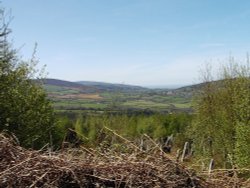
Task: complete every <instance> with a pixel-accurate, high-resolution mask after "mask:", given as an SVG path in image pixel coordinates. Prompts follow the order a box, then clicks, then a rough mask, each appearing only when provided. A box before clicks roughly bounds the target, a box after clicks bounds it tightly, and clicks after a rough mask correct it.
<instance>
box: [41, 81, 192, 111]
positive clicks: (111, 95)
mask: <svg viewBox="0 0 250 188" xmlns="http://www.w3.org/2000/svg"><path fill="white" fill-rule="evenodd" d="M42 82H43V87H44V88H45V90H46V92H47V94H48V97H49V98H50V99H51V100H52V101H53V105H54V107H55V108H56V110H57V111H61V112H63V111H72V112H77V111H85V112H96V111H100V112H103V111H113V112H118V111H133V112H144V111H147V112H149V113H155V112H161V113H173V112H191V111H192V108H191V104H192V102H191V101H192V95H193V91H195V90H196V88H195V87H190V86H188V87H183V88H179V89H149V88H144V87H140V86H131V85H123V84H109V83H102V82H86V81H82V82H69V81H63V80H56V79H45V80H43V81H42Z"/></svg>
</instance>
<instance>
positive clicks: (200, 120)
mask: <svg viewBox="0 0 250 188" xmlns="http://www.w3.org/2000/svg"><path fill="white" fill-rule="evenodd" d="M211 72H212V71H211V69H206V71H205V72H204V73H203V78H204V79H203V82H204V85H203V88H202V89H201V91H200V92H199V94H198V95H197V97H196V105H195V119H194V121H193V124H192V126H191V131H190V137H191V138H192V139H193V140H194V145H195V147H196V148H195V149H196V155H197V156H200V157H202V158H204V157H209V158H214V159H215V160H216V162H217V164H219V165H224V167H228V165H229V163H227V161H231V160H233V162H234V163H235V164H236V165H238V166H244V165H248V166H250V157H249V156H250V155H249V147H250V140H249V138H248V137H249V135H248V134H249V131H250V129H249V127H250V123H249V117H250V68H249V62H247V63H246V65H243V64H237V63H236V62H235V61H234V59H233V58H230V59H229V64H227V65H225V66H222V68H221V69H220V74H219V77H218V81H213V77H212V73H211ZM231 164H232V163H231V162H230V165H231Z"/></svg>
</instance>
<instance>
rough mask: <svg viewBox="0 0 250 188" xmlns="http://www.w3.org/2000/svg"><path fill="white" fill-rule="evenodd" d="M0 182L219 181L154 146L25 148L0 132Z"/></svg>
mask: <svg viewBox="0 0 250 188" xmlns="http://www.w3.org/2000/svg"><path fill="white" fill-rule="evenodd" d="M0 187H1V188H2V187H117V188H118V187H148V188H152V187H172V188H174V187H175V188H185V187H190V188H191V187H196V188H199V187H200V188H203V187H204V188H209V187H211V188H212V187H213V188H214V187H221V185H218V186H215V185H212V184H210V183H208V182H206V181H205V180H203V179H201V178H199V177H197V176H196V175H195V174H194V172H191V171H190V170H186V169H185V168H184V167H182V166H181V165H179V164H178V163H176V162H174V161H173V160H171V159H169V158H168V157H166V156H165V155H164V154H162V153H160V152H157V151H156V150H154V151H153V150H152V152H148V153H145V152H143V151H138V152H133V153H129V152H128V153H119V154H118V153H116V152H115V151H109V152H104V151H101V150H98V149H97V150H93V149H87V148H82V149H77V150H71V151H70V152H69V151H67V152H65V151H64V152H60V153H52V152H41V151H33V150H26V149H24V148H22V147H20V146H18V145H17V144H15V141H14V139H12V138H11V137H9V136H6V135H3V134H0Z"/></svg>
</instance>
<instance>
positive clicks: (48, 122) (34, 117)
mask: <svg viewBox="0 0 250 188" xmlns="http://www.w3.org/2000/svg"><path fill="white" fill-rule="evenodd" d="M0 24H1V27H0V28H1V30H0V130H8V131H10V132H13V133H14V134H15V135H16V136H17V137H18V139H19V140H20V143H21V145H23V146H26V147H35V148H39V147H42V146H43V145H45V144H46V143H49V142H50V141H51V140H52V139H51V138H52V134H53V132H54V127H53V125H54V116H53V108H52V107H51V104H50V102H49V101H48V100H47V98H46V94H45V92H44V90H43V89H42V88H41V87H39V86H37V85H36V84H35V83H33V81H32V79H33V78H35V75H36V74H37V70H36V69H35V66H36V64H37V61H36V59H35V58H34V56H33V57H32V59H31V60H30V61H27V62H25V61H22V60H20V59H19V58H18V57H17V55H16V52H15V50H13V49H11V46H10V44H9V43H8V41H7V40H6V38H7V36H8V34H9V33H10V30H9V29H8V28H7V24H6V23H4V12H1V15H0Z"/></svg>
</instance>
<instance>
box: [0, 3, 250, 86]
mask: <svg viewBox="0 0 250 188" xmlns="http://www.w3.org/2000/svg"><path fill="white" fill-rule="evenodd" d="M0 5H1V7H3V8H4V9H5V12H6V13H8V12H10V13H11V15H12V17H13V19H12V21H11V23H10V28H11V29H12V34H11V36H10V40H11V41H12V42H13V46H14V47H15V48H17V49H20V50H19V55H20V56H22V58H24V59H29V58H30V57H31V55H32V52H33V49H34V45H35V43H37V44H38V48H37V54H36V56H37V58H38V59H39V65H40V66H41V65H46V71H47V72H48V73H49V74H48V77H50V78H57V79H63V80H69V81H80V80H87V81H104V82H110V83H124V84H133V85H141V86H151V87H152V86H153V87H158V86H175V85H189V84H194V83H198V82H199V72H200V69H202V68H203V67H204V65H205V64H206V63H210V64H211V65H212V66H213V67H218V65H219V64H221V63H224V62H226V61H227V59H228V57H229V56H230V55H232V56H234V57H235V58H236V59H239V61H243V59H244V58H245V57H246V53H247V52H249V51H250V22H249V20H250V1H249V0H240V1H239V0H22V1H18V0H2V3H1V4H0Z"/></svg>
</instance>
